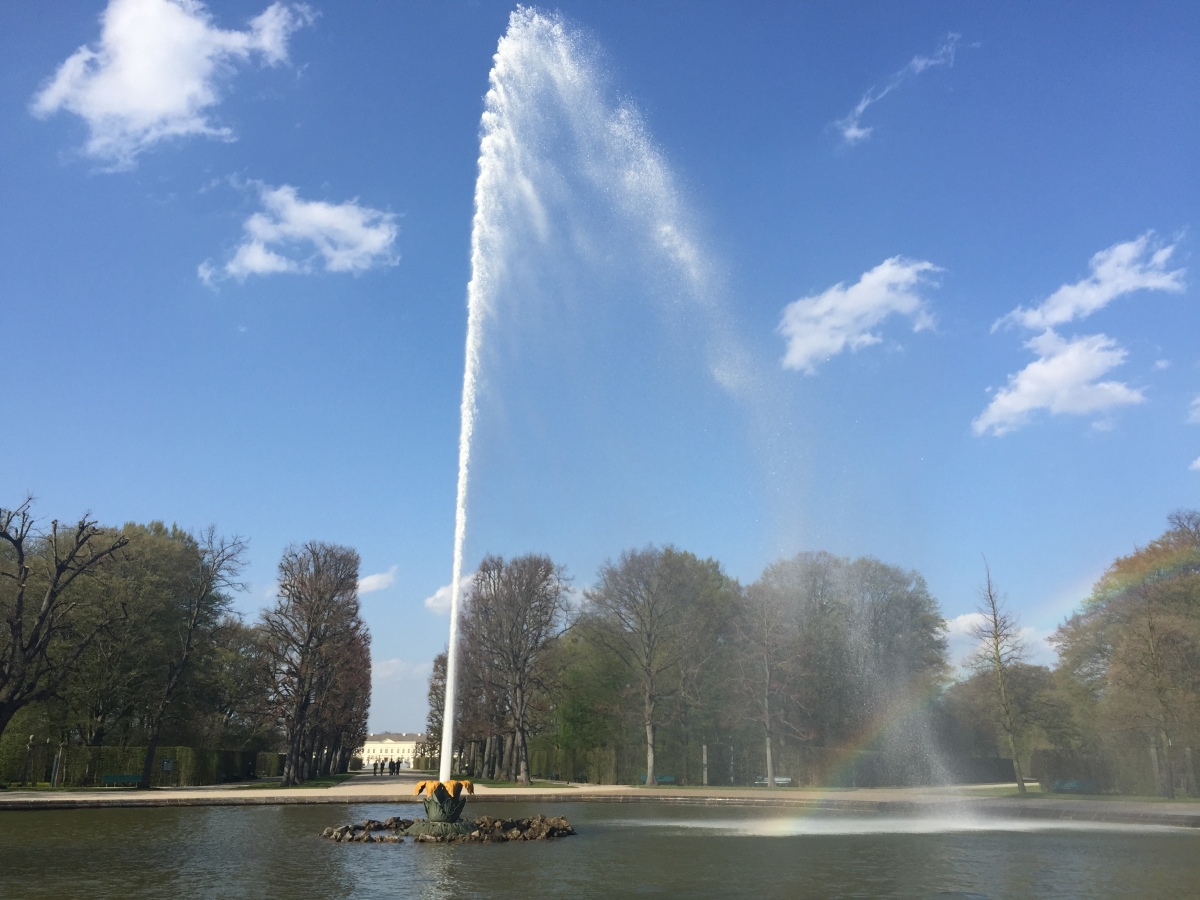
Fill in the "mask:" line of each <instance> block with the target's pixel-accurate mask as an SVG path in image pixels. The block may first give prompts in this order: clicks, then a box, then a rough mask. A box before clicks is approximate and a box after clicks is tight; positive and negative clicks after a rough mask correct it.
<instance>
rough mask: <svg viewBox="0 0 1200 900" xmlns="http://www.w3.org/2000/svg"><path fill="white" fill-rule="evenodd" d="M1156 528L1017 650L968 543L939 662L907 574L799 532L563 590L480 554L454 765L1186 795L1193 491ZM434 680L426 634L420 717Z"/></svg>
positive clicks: (437, 714)
mask: <svg viewBox="0 0 1200 900" xmlns="http://www.w3.org/2000/svg"><path fill="white" fill-rule="evenodd" d="M1169 526H1170V527H1169V528H1168V530H1167V531H1166V532H1165V533H1164V534H1163V535H1162V536H1161V537H1160V538H1158V539H1156V540H1155V541H1153V542H1151V544H1149V545H1148V546H1147V547H1144V548H1140V549H1138V550H1137V551H1136V552H1134V553H1133V554H1131V555H1130V556H1128V557H1123V558H1121V559H1119V560H1117V561H1115V562H1114V563H1113V565H1112V567H1111V568H1110V570H1109V571H1108V572H1107V573H1106V574H1105V576H1104V577H1103V578H1102V579H1101V580H1100V581H1099V582H1098V583H1097V584H1096V586H1095V588H1094V589H1093V591H1092V594H1091V596H1090V597H1089V598H1088V599H1087V600H1085V601H1084V602H1083V603H1082V604H1081V606H1080V608H1079V610H1078V611H1076V612H1075V613H1074V614H1072V615H1071V616H1070V617H1069V618H1068V619H1067V620H1066V621H1065V622H1064V623H1063V624H1062V625H1061V627H1060V628H1059V629H1058V631H1057V632H1056V634H1055V635H1054V637H1053V644H1054V646H1055V648H1056V649H1057V650H1058V653H1059V661H1058V664H1057V665H1056V666H1055V667H1054V668H1051V667H1047V666H1042V665H1036V664H1034V663H1032V662H1031V661H1030V647H1029V646H1028V644H1027V641H1026V638H1025V635H1026V630H1025V629H1024V628H1023V627H1022V625H1021V623H1020V621H1019V619H1018V617H1017V616H1015V615H1014V614H1012V613H1011V612H1010V611H1009V609H1008V608H1007V605H1006V601H1005V597H1004V595H1003V592H1002V591H1001V589H1000V588H999V586H998V585H997V584H996V583H995V582H994V580H993V577H992V573H991V571H990V570H989V569H988V568H987V565H986V560H985V561H984V564H983V566H982V570H981V574H982V578H981V586H980V591H979V596H978V598H977V601H978V605H977V614H976V615H975V616H974V621H975V624H974V630H973V635H974V638H975V643H976V649H975V651H974V653H973V654H972V656H971V658H970V659H968V660H967V661H966V665H965V668H964V669H962V670H959V669H958V668H957V667H956V666H954V665H952V661H951V660H950V658H949V654H948V646H947V639H946V634H947V631H946V628H947V625H946V621H945V620H944V618H943V616H942V614H941V610H940V608H939V605H938V603H937V601H936V600H935V599H934V598H933V597H932V595H931V594H930V592H929V589H928V586H927V585H926V583H925V581H924V579H923V578H922V577H921V575H920V574H919V573H918V572H915V571H910V570H905V569H902V568H899V567H896V566H892V565H888V564H885V563H883V562H881V561H879V560H877V559H873V558H861V559H854V560H851V559H846V558H842V557H836V556H833V555H830V554H828V553H823V552H812V553H801V554H799V555H797V556H795V557H792V558H790V559H783V560H779V561H777V562H775V563H773V564H771V565H770V566H768V567H767V568H766V569H765V570H764V571H763V573H762V574H761V576H760V577H759V578H758V579H757V580H756V581H754V582H753V583H752V584H749V585H742V584H739V583H738V582H737V581H736V580H735V579H733V578H731V577H729V576H728V575H727V574H726V573H725V572H724V571H723V569H722V567H721V565H720V564H719V563H718V562H717V561H715V560H712V559H700V558H698V557H696V556H695V555H693V554H691V553H688V552H686V551H683V550H679V549H677V548H674V547H653V546H651V547H646V548H644V549H641V550H629V551H626V552H625V553H623V554H621V556H620V557H619V558H617V559H616V560H611V561H609V562H607V563H606V564H605V565H603V566H602V567H601V568H600V570H599V572H598V573H597V576H596V580H595V583H594V586H593V587H591V588H590V589H587V590H584V591H582V592H580V593H576V592H574V591H573V590H572V588H571V580H570V578H569V577H568V576H567V574H566V572H565V570H564V569H563V568H562V567H561V566H559V565H556V564H555V563H554V562H553V561H552V560H551V559H549V558H548V557H546V556H542V555H536V554H535V555H528V556H521V557H517V558H514V559H510V560H504V559H502V558H500V557H495V556H490V557H488V558H487V559H485V560H484V563H483V564H482V565H481V566H480V568H479V571H478V573H477V574H476V576H475V578H474V582H473V584H472V586H471V588H470V590H469V591H468V592H467V594H466V598H465V604H464V611H463V621H462V625H461V628H460V634H461V640H462V643H461V645H460V657H459V658H460V660H461V666H462V668H461V670H460V673H459V678H460V682H459V692H458V695H459V702H458V708H457V709H456V711H455V715H456V736H457V737H456V740H457V747H456V754H457V756H458V766H459V768H460V769H461V770H462V771H464V772H466V773H468V774H471V775H473V776H475V777H477V778H495V779H498V780H505V781H516V782H518V783H529V781H530V780H531V778H532V777H534V776H541V777H552V776H558V777H560V778H589V779H603V780H615V781H622V782H625V781H644V782H645V783H646V784H650V785H653V784H655V783H656V782H657V781H658V780H659V778H660V777H667V778H669V779H671V780H674V781H677V782H685V783H700V782H702V781H703V782H707V783H730V782H731V781H732V782H737V783H747V782H753V781H755V780H757V781H759V782H760V783H761V782H764V781H765V782H766V783H776V779H777V778H785V779H786V778H791V779H793V783H795V781H810V782H812V781H820V782H824V783H831V782H832V783H845V784H851V783H857V784H870V783H877V784H881V783H889V784H913V783H936V782H949V781H956V780H963V781H965V780H976V779H979V778H981V777H984V775H981V774H980V773H985V774H987V773H992V774H993V776H994V777H990V778H989V780H998V779H1000V778H1004V779H1006V780H1011V779H1012V778H1016V780H1017V781H1018V783H1019V785H1020V789H1021V790H1022V791H1024V790H1025V782H1026V780H1027V779H1029V778H1030V777H1034V778H1038V779H1039V780H1041V781H1042V782H1043V783H1044V784H1046V785H1047V786H1053V785H1054V784H1056V783H1059V784H1065V783H1070V784H1075V785H1083V786H1084V787H1083V789H1096V790H1109V791H1112V790H1120V791H1123V792H1125V793H1161V794H1164V795H1166V796H1173V795H1174V793H1175V792H1176V791H1181V790H1187V791H1190V792H1192V793H1196V791H1197V787H1196V778H1195V774H1194V764H1193V759H1192V748H1194V747H1195V746H1196V744H1197V741H1198V740H1200V513H1197V512H1178V513H1174V514H1172V516H1171V517H1170V521H1169ZM444 682H445V655H444V654H443V655H442V656H440V657H439V658H438V660H436V661H435V665H434V671H433V675H432V676H431V680H430V693H429V697H430V715H429V721H428V723H427V727H428V729H429V731H430V734H431V735H433V736H435V737H436V736H437V735H440V733H441V716H442V709H441V706H442V698H443V697H444ZM1008 761H1011V762H1008ZM1001 763H1003V765H1001ZM1006 766H1008V768H1006ZM1031 767H1032V769H1033V771H1032V772H1031ZM1088 785H1091V788H1088V787H1087V786H1088Z"/></svg>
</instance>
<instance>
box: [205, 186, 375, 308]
mask: <svg viewBox="0 0 1200 900" xmlns="http://www.w3.org/2000/svg"><path fill="white" fill-rule="evenodd" d="M258 191H259V197H260V199H261V200H262V205H263V209H262V210H261V211H260V212H256V213H254V214H253V215H252V216H250V218H248V219H247V220H246V221H245V223H244V224H243V226H242V228H243V231H244V232H245V237H244V239H243V241H242V243H241V245H240V246H239V247H238V248H237V250H236V251H235V252H234V254H233V256H232V257H231V258H230V259H229V261H228V262H226V263H225V264H224V265H223V266H220V267H216V266H214V265H213V264H212V263H211V262H209V261H206V262H204V263H201V264H200V267H199V269H198V274H199V275H200V279H201V280H202V281H204V283H205V284H213V283H214V282H215V281H216V280H218V279H219V278H236V279H237V280H238V281H244V280H245V279H246V278H247V277H248V276H250V275H272V274H277V273H281V272H283V273H292V274H307V273H309V272H312V271H314V268H315V267H316V265H317V264H320V265H321V267H323V268H324V270H325V271H326V272H352V273H355V274H358V273H360V272H365V271H367V270H368V269H371V268H375V267H377V266H394V265H396V263H397V262H398V261H399V257H398V256H397V255H396V253H395V252H394V251H393V249H392V248H393V245H394V244H395V242H396V234H397V228H396V216H395V214H394V213H388V212H383V211H381V210H378V209H372V208H371V207H369V206H361V205H360V204H359V203H358V201H357V200H347V201H346V202H345V203H337V204H334V203H326V202H325V201H323V200H303V199H301V198H300V196H299V195H298V194H297V192H296V189H295V188H294V187H292V186H291V185H288V184H285V185H283V186H282V187H277V188H273V187H270V186H268V185H265V184H261V183H259V184H258Z"/></svg>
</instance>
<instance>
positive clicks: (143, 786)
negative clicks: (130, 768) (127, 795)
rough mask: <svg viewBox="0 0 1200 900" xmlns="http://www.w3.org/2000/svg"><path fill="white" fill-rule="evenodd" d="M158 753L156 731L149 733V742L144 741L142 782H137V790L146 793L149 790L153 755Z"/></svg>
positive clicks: (152, 772) (152, 769) (152, 770)
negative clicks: (144, 755) (144, 754)
mask: <svg viewBox="0 0 1200 900" xmlns="http://www.w3.org/2000/svg"><path fill="white" fill-rule="evenodd" d="M157 752H158V729H157V728H155V729H154V731H152V732H151V733H150V740H148V741H146V758H145V759H144V760H142V780H141V781H139V782H138V790H140V791H147V790H149V789H150V778H151V777H152V776H153V775H154V754H156V753H157Z"/></svg>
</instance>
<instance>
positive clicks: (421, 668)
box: [371, 657, 433, 684]
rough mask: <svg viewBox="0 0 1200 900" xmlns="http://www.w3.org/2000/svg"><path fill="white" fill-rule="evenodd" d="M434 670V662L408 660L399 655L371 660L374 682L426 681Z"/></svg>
mask: <svg viewBox="0 0 1200 900" xmlns="http://www.w3.org/2000/svg"><path fill="white" fill-rule="evenodd" d="M432 670H433V663H432V662H415V663H414V662H406V661H405V660H402V659H400V658H399V657H393V658H391V659H373V660H371V682H372V684H403V683H405V682H413V681H418V682H422V683H423V682H425V681H427V680H428V679H429V673H430V672H431V671H432Z"/></svg>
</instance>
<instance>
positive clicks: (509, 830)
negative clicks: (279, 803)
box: [321, 781, 575, 844]
mask: <svg viewBox="0 0 1200 900" xmlns="http://www.w3.org/2000/svg"><path fill="white" fill-rule="evenodd" d="M413 793H415V794H417V795H418V796H420V795H421V794H422V793H424V794H425V795H426V796H425V800H424V801H423V802H424V804H425V815H426V818H424V819H417V820H415V821H414V820H412V819H397V818H395V817H392V818H390V819H388V820H386V821H384V822H378V821H376V820H375V819H367V820H366V821H365V822H363V823H362V824H361V825H342V826H340V827H338V828H326V829H325V830H324V831H323V832H321V837H325V838H329V839H330V840H332V841H336V842H338V843H339V844H340V843H351V842H353V843H358V844H399V843H402V842H403V841H404V838H405V837H406V836H407V837H411V838H412V839H413V840H414V841H416V842H418V843H426V842H428V843H447V844H457V843H477V844H495V843H504V842H506V841H544V840H547V839H550V838H558V837H567V836H569V835H572V834H574V833H575V829H574V828H572V827H571V823H570V822H568V821H567V820H566V819H565V818H563V817H562V816H555V817H553V818H550V817H547V816H534V817H533V818H531V819H497V818H494V817H492V816H483V817H482V818H479V819H477V820H475V821H470V820H467V821H463V820H462V818H461V816H462V811H463V807H464V806H466V804H467V798H466V796H465V794H474V793H475V786H474V785H473V784H471V782H469V781H446V782H442V781H420V782H418V783H417V789H416V790H415V791H414V792H413ZM375 831H389V832H391V833H390V834H386V835H381V836H378V837H376V836H375V835H374V834H372V832H375Z"/></svg>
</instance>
